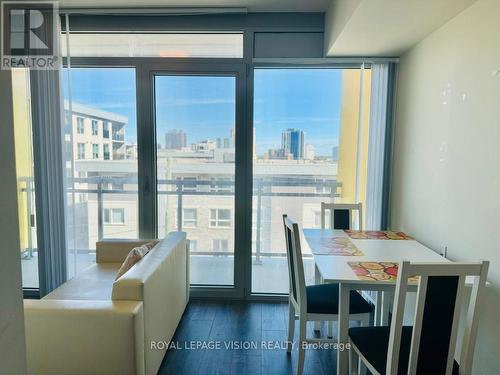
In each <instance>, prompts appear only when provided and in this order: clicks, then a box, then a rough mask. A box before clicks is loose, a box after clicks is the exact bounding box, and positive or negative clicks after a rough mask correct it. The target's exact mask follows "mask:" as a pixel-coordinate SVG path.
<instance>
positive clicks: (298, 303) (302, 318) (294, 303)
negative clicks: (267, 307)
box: [283, 215, 370, 375]
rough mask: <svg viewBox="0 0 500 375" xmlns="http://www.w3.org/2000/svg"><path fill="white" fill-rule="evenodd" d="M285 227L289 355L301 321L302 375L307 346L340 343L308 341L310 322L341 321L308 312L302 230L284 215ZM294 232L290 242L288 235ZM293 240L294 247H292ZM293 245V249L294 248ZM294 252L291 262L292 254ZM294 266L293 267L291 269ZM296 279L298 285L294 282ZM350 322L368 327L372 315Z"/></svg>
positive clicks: (299, 368)
mask: <svg viewBox="0 0 500 375" xmlns="http://www.w3.org/2000/svg"><path fill="white" fill-rule="evenodd" d="M283 224H284V229H285V241H286V246H287V259H288V270H289V272H288V275H289V282H290V293H289V300H288V301H289V302H288V341H287V353H291V351H292V347H293V342H294V341H293V339H294V333H295V320H298V321H299V345H298V354H299V357H298V361H297V374H299V375H301V374H302V372H303V369H304V360H305V348H304V346H303V344H304V343H314V342H316V343H317V342H328V343H332V344H335V343H336V342H337V340H334V339H320V338H307V336H306V327H307V322H309V321H327V322H331V321H334V320H338V315H337V314H311V313H308V312H307V294H306V282H305V276H304V264H303V261H302V249H301V245H300V232H299V231H300V229H299V226H298V224H297V223H295V222H293V221H292V220H290V219H289V218H288V217H287V216H286V215H283ZM288 231H290V239H289V235H288ZM289 240H291V244H290V243H289ZM290 245H291V246H290ZM290 248H291V249H292V252H293V254H292V257H293V259H291V257H290V254H289V250H288V249H290ZM291 262H293V266H292V265H291ZM292 270H294V275H293V276H292ZM292 277H294V278H295V280H296V281H297V282H296V283H294V282H293V280H292ZM294 284H295V286H296V287H295V288H296V294H297V295H296V296H294V294H293V291H292V285H294ZM350 318H351V319H352V320H356V321H359V322H360V323H361V325H362V326H368V324H369V323H370V313H363V314H351V315H350Z"/></svg>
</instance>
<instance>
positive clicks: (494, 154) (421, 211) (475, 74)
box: [391, 0, 500, 374]
mask: <svg viewBox="0 0 500 375" xmlns="http://www.w3.org/2000/svg"><path fill="white" fill-rule="evenodd" d="M499 15H500V1H499V0H478V1H477V2H476V3H475V4H474V5H472V6H471V7H470V8H468V9H466V10H465V11H463V12H462V13H460V14H459V15H458V16H456V17H455V18H453V19H452V20H451V21H449V22H448V23H447V24H445V25H444V26H443V27H441V28H440V29H438V30H436V31H435V32H434V33H432V34H430V35H429V36H428V37H427V38H425V39H424V40H423V41H422V42H420V43H419V44H417V45H416V46H415V47H413V48H412V49H411V50H409V51H408V52H407V53H405V54H404V55H403V56H402V58H401V63H400V72H399V79H398V103H397V114H396V129H395V150H394V170H393V186H392V192H391V215H392V218H391V227H392V228H395V229H401V230H404V231H407V232H409V233H411V234H412V235H414V236H415V237H416V238H417V239H418V240H419V241H422V242H423V243H425V244H427V245H429V246H430V247H432V248H434V249H436V250H439V249H440V247H441V246H447V247H448V256H449V257H450V258H451V259H453V260H460V261H473V260H481V259H488V260H490V261H491V265H490V272H489V277H488V278H489V281H490V282H491V287H490V288H488V291H487V302H486V304H485V306H484V310H483V315H482V317H481V323H480V329H479V337H478V344H477V348H476V356H475V361H474V362H475V371H474V373H475V374H476V373H477V374H496V373H498V371H499V369H500V319H499V316H500V21H499Z"/></svg>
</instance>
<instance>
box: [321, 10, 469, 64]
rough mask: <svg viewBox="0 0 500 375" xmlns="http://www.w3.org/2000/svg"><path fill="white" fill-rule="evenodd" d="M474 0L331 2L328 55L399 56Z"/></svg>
mask: <svg viewBox="0 0 500 375" xmlns="http://www.w3.org/2000/svg"><path fill="white" fill-rule="evenodd" d="M475 1H476V0H332V3H331V6H330V8H329V9H328V12H327V14H326V19H325V22H326V30H325V51H326V54H327V55H328V56H400V55H401V54H402V53H403V52H404V51H406V50H407V49H409V48H410V47H412V46H413V45H414V44H416V43H418V42H419V41H421V40H422V39H424V38H425V37H426V36H427V35H429V34H430V33H432V32H433V31H434V30H436V29H438V28H439V27H441V26H442V25H444V24H445V23H446V22H448V21H449V20H450V19H452V18H453V17H455V16H456V15H457V14H458V13H460V12H461V11H463V10H464V9H466V8H467V7H469V6H470V5H472V4H473V3H474V2H475Z"/></svg>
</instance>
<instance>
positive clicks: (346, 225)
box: [321, 202, 363, 230]
mask: <svg viewBox="0 0 500 375" xmlns="http://www.w3.org/2000/svg"><path fill="white" fill-rule="evenodd" d="M361 206H362V204H361V203H325V202H321V229H325V228H326V222H327V220H326V211H327V210H330V228H331V229H354V228H351V226H352V218H353V211H358V220H357V221H358V227H357V228H356V229H358V230H362V229H363V228H362V227H363V225H362V222H363V216H362V215H363V213H362V211H363V210H362V207H361Z"/></svg>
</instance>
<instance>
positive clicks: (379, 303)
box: [372, 290, 383, 326]
mask: <svg viewBox="0 0 500 375" xmlns="http://www.w3.org/2000/svg"><path fill="white" fill-rule="evenodd" d="M372 293H375V294H376V297H375V318H374V322H373V325H374V326H380V325H382V317H381V313H382V293H383V292H381V291H379V290H378V291H374V292H372Z"/></svg>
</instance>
